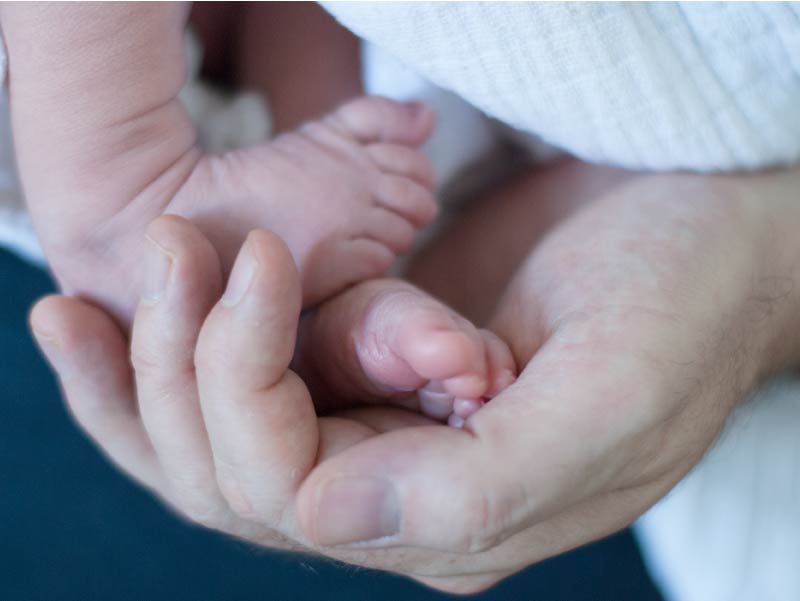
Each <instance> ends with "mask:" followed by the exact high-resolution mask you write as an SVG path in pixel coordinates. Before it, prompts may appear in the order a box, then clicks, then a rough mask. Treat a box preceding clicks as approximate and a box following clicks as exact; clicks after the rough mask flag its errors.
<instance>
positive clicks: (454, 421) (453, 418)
mask: <svg viewBox="0 0 800 601" xmlns="http://www.w3.org/2000/svg"><path fill="white" fill-rule="evenodd" d="M447 425H448V426H450V427H451V428H463V427H464V419H463V418H461V417H458V416H457V415H456V414H455V413H453V414H451V415H450V417H448V418H447Z"/></svg>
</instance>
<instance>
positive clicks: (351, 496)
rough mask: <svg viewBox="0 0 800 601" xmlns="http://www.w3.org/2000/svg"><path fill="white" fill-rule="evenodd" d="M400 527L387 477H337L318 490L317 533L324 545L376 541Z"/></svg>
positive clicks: (393, 494)
mask: <svg viewBox="0 0 800 601" xmlns="http://www.w3.org/2000/svg"><path fill="white" fill-rule="evenodd" d="M399 530H400V508H399V505H398V500H397V493H396V492H395V490H394V487H393V486H392V485H391V484H390V483H389V482H387V481H386V480H383V479H381V478H368V477H358V476H340V477H338V478H335V479H333V480H331V481H330V482H328V483H327V484H325V486H324V487H323V489H322V491H321V492H320V496H319V502H318V503H317V508H316V536H317V542H318V543H319V544H320V545H322V546H324V547H332V546H336V545H352V544H354V543H361V542H368V541H375V540H378V539H382V538H386V537H389V536H393V535H395V534H397V533H398V532H399Z"/></svg>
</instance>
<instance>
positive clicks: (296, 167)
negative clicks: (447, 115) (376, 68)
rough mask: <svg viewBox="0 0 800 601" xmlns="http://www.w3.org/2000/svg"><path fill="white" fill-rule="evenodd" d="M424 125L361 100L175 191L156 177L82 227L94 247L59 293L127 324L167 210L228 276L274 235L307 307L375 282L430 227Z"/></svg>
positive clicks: (219, 160)
mask: <svg viewBox="0 0 800 601" xmlns="http://www.w3.org/2000/svg"><path fill="white" fill-rule="evenodd" d="M432 126H433V115H432V113H431V112H430V111H429V110H428V109H427V108H425V107H424V106H423V105H421V104H419V103H405V104H402V103H397V102H394V101H391V100H388V99H385V98H378V97H363V98H359V99H356V100H353V101H351V102H349V103H347V104H345V105H343V106H342V107H341V108H339V109H337V110H335V111H334V112H332V113H331V114H329V115H327V116H325V117H323V118H321V119H319V120H317V121H313V122H309V123H307V124H305V125H303V126H302V127H300V128H299V129H298V130H296V131H294V132H291V133H287V134H284V135H281V136H279V137H277V138H275V139H274V140H272V141H271V142H269V143H266V144H261V145H258V146H253V147H249V148H244V149H239V150H235V151H232V152H228V153H226V154H223V155H220V156H210V155H208V156H202V157H199V158H198V159H197V163H196V165H195V166H194V167H193V169H192V170H191V172H190V174H189V176H188V178H185V181H183V183H182V184H181V185H180V186H179V188H178V191H177V193H175V194H173V193H171V191H170V190H171V189H172V188H171V187H170V185H167V183H165V182H166V181H169V180H175V178H176V177H177V176H174V177H173V176H169V175H168V174H167V175H164V176H162V178H161V179H160V180H159V181H157V182H155V183H153V184H151V185H149V186H146V189H145V191H144V192H143V193H141V194H139V195H138V196H137V197H136V198H134V199H133V200H131V201H130V202H129V203H127V205H123V206H121V208H120V209H119V210H118V212H117V213H116V214H115V215H114V216H113V218H112V219H109V220H108V223H99V224H97V223H95V224H90V225H92V227H91V229H92V231H93V235H92V242H91V243H90V244H83V243H81V245H82V246H81V249H80V252H81V253H82V254H81V256H79V257H75V258H73V257H72V256H70V257H69V259H68V260H69V261H70V263H69V264H68V265H66V267H65V265H64V264H63V263H61V262H58V261H56V262H57V263H59V264H58V265H56V269H55V271H56V272H57V274H58V275H59V277H60V279H61V281H62V284H65V288H66V289H67V291H68V292H72V293H76V292H77V293H80V294H82V295H85V296H89V297H92V298H94V299H95V300H97V301H99V302H100V303H102V304H103V305H105V306H107V307H111V308H112V309H113V310H115V312H116V313H117V315H119V316H120V317H122V319H123V320H125V321H127V320H129V319H130V317H131V315H132V313H133V309H134V307H135V304H136V302H137V297H138V294H137V293H138V290H139V289H140V286H141V284H140V282H141V279H142V278H141V260H140V257H141V256H142V254H141V251H142V247H141V244H142V240H143V233H144V229H145V228H146V226H147V223H149V222H150V221H151V220H152V219H154V218H155V217H157V216H158V215H160V214H162V213H170V214H176V215H180V216H182V217H185V218H187V219H190V220H191V221H193V222H194V223H195V224H196V225H197V226H198V227H200V229H201V230H203V232H204V234H206V235H207V236H208V238H209V239H210V240H211V242H212V243H213V244H214V246H215V248H216V249H217V251H218V252H219V255H220V258H221V260H222V263H223V270H224V272H225V273H227V272H228V271H229V269H230V268H231V265H232V262H233V259H234V258H235V254H236V252H237V250H238V248H239V247H240V246H241V244H242V242H243V240H244V239H245V237H246V235H247V233H248V232H249V231H251V230H253V229H255V228H263V229H268V230H271V231H273V232H274V233H276V234H277V235H279V236H280V237H281V238H282V239H283V240H284V241H285V242H286V244H287V246H288V247H289V249H290V251H291V253H292V256H293V258H294V260H295V262H296V264H297V267H298V269H299V272H300V275H301V281H302V285H303V304H304V306H306V307H307V306H309V305H313V304H315V303H317V302H319V301H321V300H322V299H325V298H327V297H329V296H331V295H332V294H334V293H336V292H338V291H339V290H341V289H343V288H345V287H346V286H348V285H350V284H352V283H354V282H357V281H361V280H364V279H367V278H374V277H378V276H381V275H382V274H383V273H385V272H386V270H387V269H388V268H389V267H390V266H391V264H392V262H393V261H394V259H395V257H396V256H397V255H398V254H400V253H402V252H404V251H407V250H408V249H409V248H410V247H411V245H412V243H413V239H414V235H415V233H416V230H417V229H418V228H420V227H422V226H424V225H427V224H428V223H430V222H431V221H432V220H433V218H434V216H435V214H436V210H437V207H436V203H435V200H434V198H433V193H432V188H433V175H432V171H431V167H430V165H429V163H428V161H427V160H426V159H425V157H424V156H423V155H422V154H421V153H420V152H419V151H418V150H417V147H418V146H419V145H420V144H421V143H422V142H423V141H424V140H425V139H426V138H427V137H428V135H429V133H430V131H431V129H432ZM156 151H157V149H154V152H156ZM98 232H99V235H98ZM98 238H102V239H99V240H98ZM61 254H62V255H63V254H64V253H61ZM66 254H67V255H72V254H78V253H71V252H69V253H66Z"/></svg>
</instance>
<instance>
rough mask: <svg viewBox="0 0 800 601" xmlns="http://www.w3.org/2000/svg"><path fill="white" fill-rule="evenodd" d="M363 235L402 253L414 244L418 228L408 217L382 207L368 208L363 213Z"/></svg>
mask: <svg viewBox="0 0 800 601" xmlns="http://www.w3.org/2000/svg"><path fill="white" fill-rule="evenodd" d="M363 219H364V223H363V232H362V234H361V235H363V236H364V237H366V238H370V239H372V240H375V241H377V242H380V243H381V244H384V245H386V247H387V248H389V250H391V251H392V252H394V253H397V254H402V253H404V252H406V251H408V250H409V249H410V248H411V247H412V246H413V244H414V235H415V234H416V230H415V228H414V226H412V225H411V224H410V223H409V222H408V221H407V220H406V219H404V218H403V217H401V216H399V215H397V214H395V213H393V212H392V211H387V210H385V209H381V208H375V209H371V210H368V211H366V212H365V213H364V215H363Z"/></svg>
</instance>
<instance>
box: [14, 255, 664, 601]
mask: <svg viewBox="0 0 800 601" xmlns="http://www.w3.org/2000/svg"><path fill="white" fill-rule="evenodd" d="M52 289H53V284H52V282H51V281H50V279H49V278H48V277H47V275H46V274H45V273H43V272H42V271H39V270H37V269H34V268H32V267H30V266H29V265H27V264H25V263H23V262H22V261H20V260H18V259H16V258H15V257H13V256H12V255H10V254H8V253H6V252H4V251H2V250H0V601H39V600H41V601H73V600H74V601H94V600H97V601H161V600H163V601H183V600H187V601H228V600H231V601H233V600H236V601H249V600H273V599H275V600H281V601H283V600H292V601H294V600H297V601H320V600H342V601H345V600H346V601H360V600H365V601H366V600H380V601H391V600H393V599H414V600H422V601H425V600H431V599H444V598H449V597H447V596H445V595H440V594H437V593H433V592H431V591H428V590H426V589H424V588H423V587H421V586H418V585H416V584H413V583H412V582H410V581H408V580H405V579H403V578H398V577H394V576H389V575H386V574H381V573H378V572H372V571H367V570H360V569H354V568H350V567H344V566H340V565H337V564H334V563H332V562H326V561H318V560H309V559H302V560H301V559H300V558H298V557H295V556H289V555H282V554H277V553H270V552H266V551H263V550H258V549H255V548H252V547H249V546H247V545H245V544H242V543H238V542H234V541H231V540H228V539H226V538H225V537H223V536H220V535H217V534H214V533H211V532H207V531H204V530H201V529H199V528H194V527H191V526H188V525H186V524H184V523H182V522H181V521H179V520H178V519H176V518H175V517H173V516H172V515H170V514H169V513H167V512H166V511H164V510H163V509H162V508H161V506H160V505H159V504H158V503H157V502H156V501H154V500H153V499H151V498H150V497H149V496H148V495H146V494H145V493H143V492H142V491H140V490H138V489H137V488H136V487H135V486H134V485H132V484H131V483H129V482H128V481H127V480H126V479H125V478H124V477H122V476H120V475H119V474H118V473H117V472H116V471H115V470H114V469H113V468H111V467H110V466H109V465H108V464H107V463H106V462H105V461H104V460H103V459H102V457H101V456H100V455H99V454H98V453H97V451H96V450H95V449H94V448H93V446H92V445H91V443H90V442H89V441H88V440H86V439H85V438H84V437H83V436H82V435H81V434H80V433H79V432H78V430H77V429H76V428H75V426H74V425H73V423H72V422H71V421H70V419H69V417H68V416H67V414H66V413H65V411H64V409H63V405H62V403H61V401H60V399H59V394H58V390H57V388H56V384H55V381H54V379H53V377H52V376H51V374H50V372H49V370H48V368H47V367H46V365H45V363H44V362H43V360H42V359H41V358H40V356H39V354H38V352H37V351H36V349H35V347H34V345H33V342H32V340H31V338H30V336H29V334H28V331H27V326H26V322H25V317H26V314H27V311H28V307H29V306H30V305H31V303H32V302H33V301H34V299H36V298H38V297H39V296H41V295H43V294H46V293H47V292H50V291H52ZM475 598H476V599H481V600H490V599H496V600H504V601H506V600H537V601H658V600H659V599H660V597H659V596H658V594H657V593H656V591H655V590H654V588H653V586H652V584H651V583H650V581H649V580H648V578H647V576H646V574H645V572H644V570H643V567H642V563H641V560H640V558H639V554H638V552H637V549H636V546H635V544H634V542H633V539H632V538H631V536H630V534H629V533H627V532H624V533H622V534H619V535H617V536H614V537H612V538H610V539H607V540H605V541H602V542H599V543H596V544H594V545H591V546H589V547H586V548H584V549H581V550H578V551H574V552H572V553H569V554H567V555H565V556H562V557H558V558H555V559H552V560H550V561H547V562H544V563H543V564H540V565H538V566H534V567H533V568H530V569H528V570H526V571H525V572H523V573H521V574H518V575H516V576H514V577H513V578H510V579H508V580H506V581H505V582H503V583H502V584H500V585H499V586H497V587H495V588H494V589H492V590H491V591H489V592H487V593H484V594H482V595H477V596H475Z"/></svg>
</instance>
